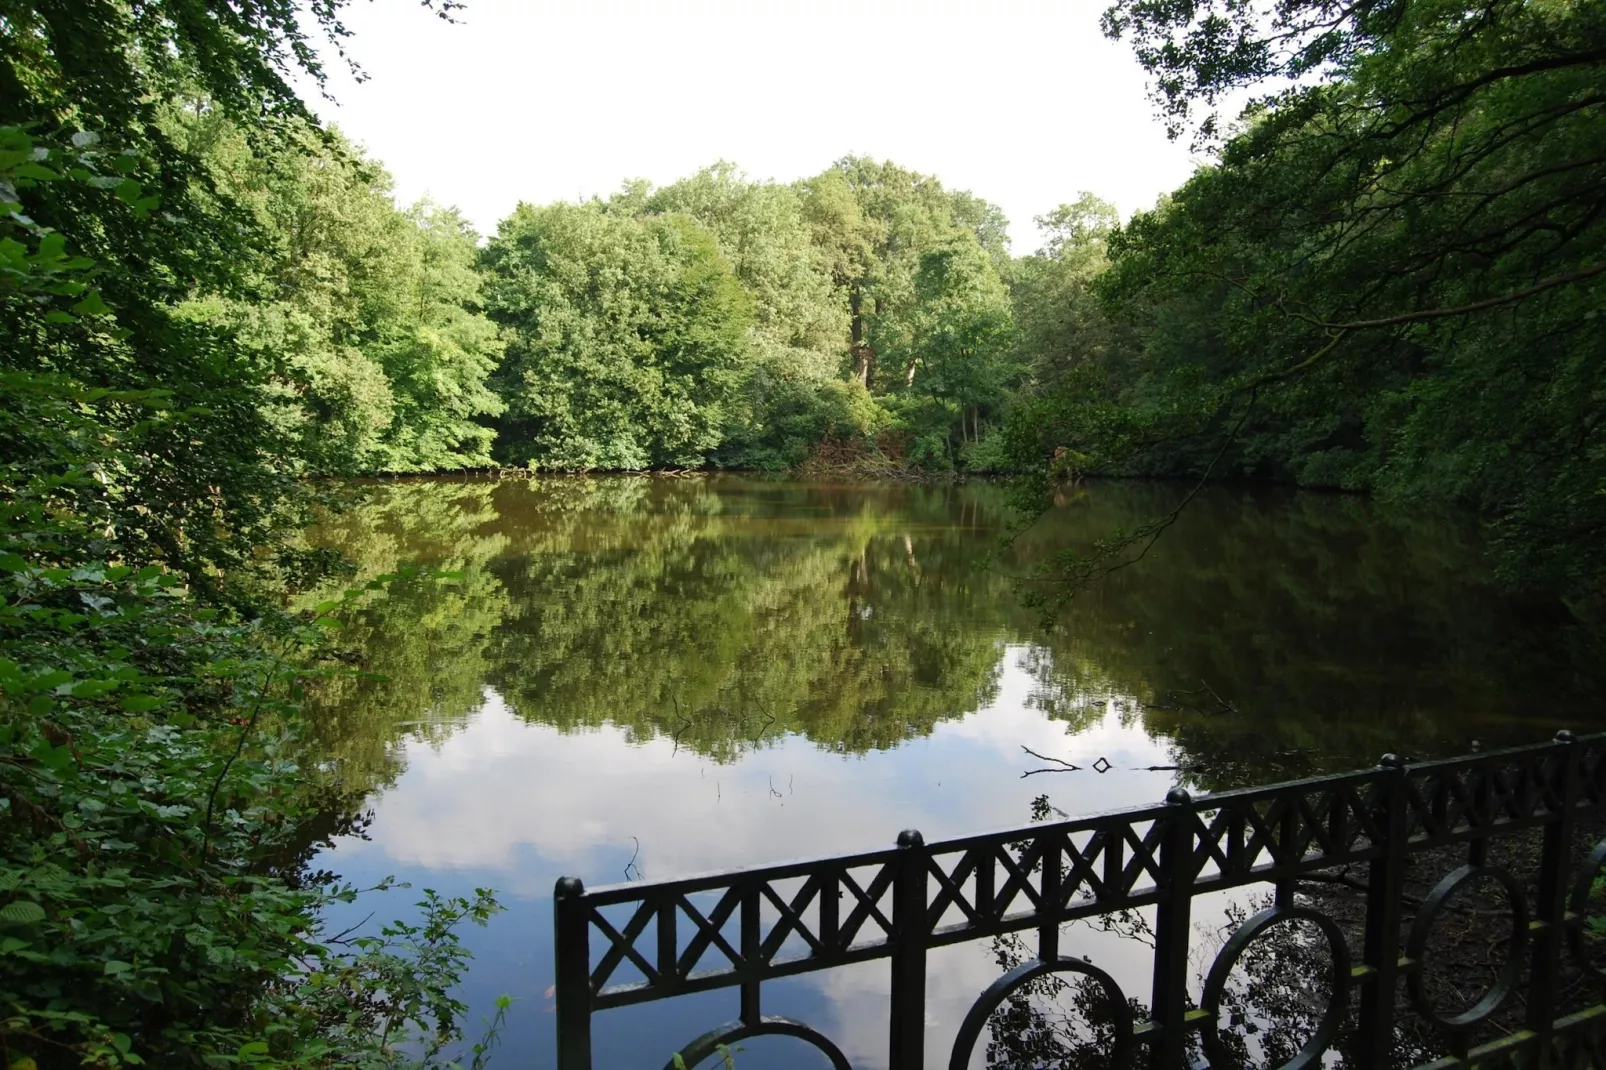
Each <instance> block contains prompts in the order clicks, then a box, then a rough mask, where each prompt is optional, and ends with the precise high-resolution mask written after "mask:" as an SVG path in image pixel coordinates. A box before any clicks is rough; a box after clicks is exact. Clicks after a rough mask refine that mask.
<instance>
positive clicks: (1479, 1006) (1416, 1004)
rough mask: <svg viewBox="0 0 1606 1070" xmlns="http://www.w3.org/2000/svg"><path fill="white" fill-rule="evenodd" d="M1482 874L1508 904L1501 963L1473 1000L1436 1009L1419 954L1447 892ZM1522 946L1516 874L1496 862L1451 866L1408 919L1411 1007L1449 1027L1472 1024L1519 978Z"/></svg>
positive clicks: (1524, 913)
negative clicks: (1453, 1009)
mask: <svg viewBox="0 0 1606 1070" xmlns="http://www.w3.org/2000/svg"><path fill="white" fill-rule="evenodd" d="M1485 879H1487V880H1492V881H1494V882H1495V883H1496V884H1498V885H1500V887H1501V888H1503V889H1504V890H1505V893H1506V898H1507V899H1508V900H1509V901H1510V903H1511V939H1510V942H1509V943H1508V944H1507V946H1506V963H1505V965H1504V966H1502V967H1501V968H1500V974H1499V976H1497V977H1496V978H1495V981H1494V984H1493V985H1491V986H1490V987H1489V989H1488V991H1486V992H1484V994H1483V996H1482V997H1481V998H1480V999H1479V1000H1478V1001H1477V1002H1476V1003H1474V1004H1473V1005H1472V1006H1470V1007H1468V1008H1467V1009H1466V1010H1464V1011H1461V1012H1460V1013H1459V1014H1449V1015H1445V1014H1440V1013H1439V1012H1438V1010H1437V1009H1435V1008H1434V1006H1433V1004H1432V1003H1431V1002H1430V1001H1429V1000H1428V996H1427V992H1426V991H1425V990H1424V988H1423V980H1422V978H1423V977H1424V976H1425V975H1426V973H1427V963H1426V962H1425V961H1424V958H1423V955H1424V952H1426V950H1427V945H1428V937H1429V935H1431V934H1432V931H1433V923H1434V922H1435V921H1437V920H1438V917H1439V914H1440V913H1442V912H1443V910H1444V908H1445V906H1446V905H1447V904H1448V903H1449V902H1450V897H1451V896H1453V895H1455V893H1456V892H1457V891H1458V890H1459V889H1460V888H1461V886H1462V885H1465V884H1471V883H1473V882H1475V881H1480V880H1485ZM1527 950H1528V903H1527V900H1526V899H1524V898H1523V894H1522V888H1521V887H1520V886H1519V885H1518V884H1517V881H1516V879H1515V878H1514V877H1512V875H1511V874H1509V873H1507V872H1506V871H1505V870H1503V869H1500V868H1498V867H1496V866H1471V865H1468V866H1462V867H1461V868H1460V869H1457V870H1452V871H1451V872H1450V873H1448V874H1446V875H1445V877H1444V879H1443V880H1441V881H1439V883H1438V884H1436V885H1434V886H1433V891H1431V892H1429V893H1428V897H1427V898H1426V899H1424V900H1422V909H1421V910H1419V911H1418V912H1417V915H1416V921H1414V922H1413V923H1412V924H1411V935H1410V937H1409V938H1407V940H1406V941H1405V954H1406V956H1407V957H1408V958H1410V959H1411V961H1412V963H1413V964H1414V965H1413V967H1412V969H1411V971H1410V974H1409V976H1408V977H1407V979H1406V988H1407V990H1408V991H1409V992H1410V994H1411V1006H1412V1007H1413V1008H1415V1009H1416V1012H1417V1013H1418V1014H1420V1015H1421V1016H1422V1017H1424V1018H1426V1019H1427V1020H1428V1021H1430V1022H1433V1023H1434V1024H1436V1025H1438V1026H1439V1027H1440V1028H1442V1029H1448V1030H1450V1031H1452V1032H1454V1031H1458V1030H1462V1029H1466V1028H1467V1027H1468V1026H1473V1025H1476V1024H1478V1023H1479V1022H1481V1021H1483V1020H1484V1019H1485V1018H1487V1017H1489V1016H1490V1015H1491V1014H1493V1013H1494V1012H1495V1011H1497V1010H1499V1009H1500V1007H1501V1005H1502V1004H1503V1003H1505V1001H1506V1000H1507V999H1508V998H1510V996H1511V993H1512V992H1513V991H1515V990H1516V987H1517V982H1518V981H1519V980H1520V979H1521V978H1522V963H1523V959H1524V958H1525V957H1526V954H1527Z"/></svg>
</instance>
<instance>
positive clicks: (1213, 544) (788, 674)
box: [315, 477, 1606, 789]
mask: <svg viewBox="0 0 1606 1070" xmlns="http://www.w3.org/2000/svg"><path fill="white" fill-rule="evenodd" d="M363 489H364V490H365V491H366V497H365V499H364V500H363V501H362V502H361V503H360V504H359V505H357V506H356V507H355V508H353V509H351V510H349V511H347V512H345V513H343V514H340V515H337V516H335V517H333V518H331V519H330V521H329V522H328V523H327V524H325V525H324V527H323V528H322V529H321V530H319V531H318V532H317V533H316V536H315V537H316V538H317V540H318V541H320V542H322V543H324V544H326V545H332V546H336V547H338V548H340V549H341V550H343V551H344V552H345V553H346V554H347V555H348V556H350V557H351V558H352V559H353V560H354V561H355V563H356V565H357V567H358V570H359V575H358V576H357V579H359V580H360V579H363V578H366V577H367V576H371V575H376V574H379V573H383V572H390V571H393V570H394V569H395V568H396V567H397V566H398V565H400V564H403V563H409V562H417V563H420V564H424V565H427V566H433V567H436V568H445V569H451V570H455V571H458V572H460V573H461V578H459V579H457V580H453V581H447V582H433V581H415V582H411V583H408V584H403V585H401V586H400V587H398V588H397V589H395V590H394V591H392V592H391V594H390V595H389V597H388V598H387V599H385V600H382V601H381V602H379V603H377V604H375V605H374V606H372V607H371V608H370V609H368V610H367V611H365V612H363V613H362V614H360V615H358V617H357V618H356V619H354V620H352V621H351V622H349V626H348V628H347V630H346V633H345V634H346V637H347V640H348V642H349V643H350V645H351V648H352V657H353V658H354V660H357V661H358V662H359V663H361V664H362V665H364V666H365V667H367V668H369V669H371V670H373V672H374V674H375V675H374V676H373V677H372V678H370V679H367V680H363V681H357V682H348V683H344V684H340V685H338V686H337V687H336V688H335V689H333V690H331V691H329V692H328V693H326V694H325V696H324V704H325V707H326V710H327V711H328V716H327V717H326V718H325V736H326V738H325V740H324V741H323V742H324V745H325V746H326V748H327V753H326V755H325V757H333V758H336V759H339V760H342V761H345V762H346V763H347V764H348V767H349V768H350V769H351V770H352V772H353V776H354V777H356V778H357V779H359V780H366V781H368V782H371V783H382V782H384V781H385V780H387V779H388V778H389V777H390V776H393V775H394V769H392V768H390V766H389V762H390V757H389V755H390V750H391V748H392V745H393V744H394V742H395V741H396V740H397V739H398V738H402V737H407V736H416V735H419V734H425V735H428V734H430V733H433V732H437V731H443V730H449V728H450V726H451V725H453V724H457V723H461V721H462V719H463V718H464V716H465V715H466V714H467V713H468V712H469V711H470V710H472V709H475V708H477V706H478V705H479V703H480V701H481V696H482V694H483V692H484V689H485V688H487V687H490V688H494V689H495V690H496V691H497V692H498V693H499V694H501V695H502V696H503V697H504V698H505V699H506V700H507V701H508V703H509V704H510V705H511V706H512V707H513V708H514V709H515V710H516V711H517V712H518V714H519V715H520V716H521V717H524V718H525V719H527V720H530V721H535V722H540V723H544V724H551V725H555V726H557V727H559V728H560V729H565V730H568V729H575V728H585V727H595V726H599V725H602V724H612V725H614V726H617V727H620V728H623V729H625V730H626V732H627V733H628V734H629V735H630V736H631V737H632V738H637V739H649V738H655V737H662V738H672V739H674V740H675V742H676V744H677V747H678V748H682V749H688V750H691V751H694V752H696V753H698V754H701V755H705V756H707V757H710V758H713V759H715V760H717V761H729V760H733V759H735V758H737V757H738V756H740V755H741V754H743V753H745V752H749V751H752V750H754V749H756V748H763V747H765V746H767V745H769V744H770V743H772V742H773V741H775V740H778V739H780V738H783V737H785V736H787V735H800V736H804V737H806V738H808V739H810V740H812V741H813V742H814V743H816V744H817V745H818V746H820V747H823V748H827V749H830V750H836V751H840V752H843V753H858V752H863V751H867V750H874V749H885V748H890V747H895V746H897V745H898V744H899V743H900V742H901V741H903V740H905V739H909V738H911V737H916V736H920V735H924V734H927V733H930V732H931V731H932V729H933V728H934V726H935V725H936V724H938V723H940V722H942V721H944V720H948V719H952V718H957V717H962V716H965V715H966V714H968V713H970V712H972V711H974V710H976V709H977V708H978V707H981V706H983V705H985V704H987V703H988V702H989V701H990V700H991V699H992V698H993V697H994V696H995V694H996V687H997V681H998V678H999V673H1000V667H1001V665H1002V664H1003V661H1004V658H1005V651H1006V647H1008V646H1009V645H1011V644H1014V645H1015V648H1016V649H1017V651H1019V652H1020V657H1021V658H1022V664H1023V665H1024V666H1025V667H1026V669H1027V671H1028V672H1029V673H1030V674H1031V676H1032V677H1033V678H1034V679H1035V680H1036V681H1037V684H1036V688H1035V693H1034V694H1033V695H1032V696H1031V697H1030V698H1029V700H1028V702H1029V704H1030V705H1033V706H1035V707H1037V708H1039V709H1041V710H1042V711H1043V713H1044V714H1045V716H1048V717H1050V718H1053V719H1056V720H1062V721H1065V722H1066V723H1067V725H1068V727H1069V728H1072V729H1079V728H1081V727H1083V726H1087V725H1091V724H1095V723H1097V722H1098V721H1099V720H1100V719H1102V718H1104V717H1106V716H1110V715H1113V716H1118V717H1120V718H1121V719H1122V720H1123V721H1124V722H1126V723H1129V724H1136V725H1140V726H1141V728H1142V729H1143V730H1144V731H1145V732H1147V733H1148V734H1149V735H1150V736H1151V737H1153V738H1156V739H1163V740H1166V741H1168V743H1169V745H1170V746H1171V748H1172V750H1173V753H1174V755H1175V759H1176V762H1177V764H1178V765H1181V766H1183V767H1184V770H1185V773H1186V775H1185V780H1186V782H1187V784H1188V786H1189V787H1190V788H1194V789H1219V788H1222V787H1227V786H1232V785H1237V784H1243V783H1248V782H1254V781H1260V780H1266V779H1271V778H1275V777H1281V776H1293V775H1304V774H1308V773H1312V772H1317V771H1321V770H1326V769H1333V768H1345V767H1353V766H1355V765H1358V764H1365V763H1369V762H1370V761H1372V760H1375V758H1376V756H1377V755H1378V754H1381V753H1383V752H1384V751H1387V750H1392V751H1404V752H1414V753H1417V754H1424V753H1432V752H1440V753H1442V752H1446V751H1459V750H1461V749H1464V748H1465V747H1466V746H1467V745H1468V743H1469V742H1470V741H1471V739H1472V738H1474V737H1477V738H1481V739H1482V740H1484V741H1485V742H1493V741H1495V740H1499V739H1502V738H1506V739H1512V740H1524V741H1525V740H1528V739H1531V738H1532V737H1533V736H1534V735H1535V733H1536V729H1535V727H1534V726H1533V723H1532V721H1531V714H1532V711H1533V709H1534V708H1535V707H1536V706H1537V707H1541V708H1543V709H1544V710H1545V711H1546V714H1547V724H1546V726H1544V727H1545V731H1548V730H1550V727H1552V726H1551V725H1550V724H1549V722H1550V721H1555V722H1556V723H1557V724H1563V723H1565V724H1570V725H1571V726H1572V727H1575V728H1585V727H1588V726H1589V725H1590V724H1592V723H1594V721H1595V720H1598V711H1599V710H1600V709H1601V708H1602V707H1601V704H1600V703H1599V702H1598V698H1599V696H1600V695H1601V694H1603V693H1606V687H1603V686H1602V673H1603V672H1606V669H1603V666H1606V659H1601V658H1591V657H1588V656H1586V654H1587V650H1588V649H1590V648H1588V647H1587V643H1586V641H1587V636H1585V635H1584V634H1583V633H1581V632H1580V631H1579V630H1578V629H1577V628H1575V627H1573V626H1572V625H1571V624H1570V623H1569V622H1568V621H1567V620H1566V619H1565V615H1564V614H1561V613H1560V612H1559V610H1558V607H1556V606H1554V605H1549V604H1534V603H1528V602H1517V601H1512V600H1510V599H1508V598H1506V597H1504V596H1503V595H1501V594H1500V593H1499V592H1498V590H1497V588H1496V587H1495V585H1494V584H1493V581H1492V580H1490V579H1488V578H1487V577H1485V576H1484V574H1483V572H1482V570H1481V569H1480V567H1479V564H1478V557H1477V548H1476V546H1475V545H1474V544H1473V543H1472V542H1471V541H1470V535H1469V532H1468V531H1466V530H1464V529H1462V528H1460V527H1458V526H1456V525H1455V524H1453V523H1448V522H1444V521H1439V520H1431V519H1428V518H1423V517H1409V516H1406V517H1402V516H1398V515H1394V514H1385V513H1382V512H1380V511H1379V510H1377V509H1375V508H1373V507H1372V506H1370V505H1369V504H1368V503H1366V502H1365V501H1363V500H1359V499H1353V498H1343V497H1333V496H1321V495H1313V494H1288V495H1264V494H1251V493H1248V492H1240V491H1232V490H1226V489H1223V490H1220V491H1219V492H1216V493H1213V494H1211V495H1207V496H1205V497H1203V498H1202V499H1201V500H1200V501H1199V502H1197V503H1196V508H1194V509H1193V510H1191V511H1190V513H1189V514H1188V516H1187V517H1186V518H1185V520H1184V521H1183V522H1179V524H1178V525H1177V526H1176V528H1175V529H1174V530H1173V531H1171V532H1168V533H1167V536H1166V539H1165V540H1164V541H1163V542H1162V543H1161V544H1160V545H1157V546H1156V548H1155V549H1154V551H1153V552H1152V553H1151V554H1150V555H1149V557H1148V558H1147V559H1145V561H1144V562H1143V563H1142V564H1141V565H1140V566H1137V567H1134V568H1131V569H1128V570H1125V571H1123V572H1121V573H1118V574H1116V575H1115V576H1112V577H1111V578H1110V579H1109V581H1108V582H1106V583H1105V584H1103V585H1101V586H1100V587H1099V588H1098V589H1096V590H1093V591H1090V592H1088V593H1087V595H1086V596H1085V597H1083V598H1081V599H1079V600H1078V601H1076V602H1074V603H1073V604H1072V605H1071V606H1070V607H1069V609H1068V610H1067V612H1066V615H1065V617H1064V618H1063V619H1062V621H1061V622H1060V626H1059V627H1057V628H1056V629H1055V630H1054V631H1053V632H1048V633H1045V632H1044V631H1042V630H1041V628H1040V627H1039V621H1038V619H1037V616H1036V614H1035V613H1034V612H1033V611H1031V610H1029V609H1027V608H1025V607H1024V606H1023V605H1022V602H1021V599H1020V591H1019V587H1018V584H1017V583H1016V580H1015V578H1014V577H1016V576H1019V575H1021V574H1025V573H1027V572H1028V571H1029V569H1030V567H1031V564H1032V562H1033V561H1036V560H1039V559H1041V558H1042V556H1043V555H1045V554H1047V553H1049V552H1051V551H1053V550H1056V549H1060V548H1063V547H1064V546H1067V545H1076V544H1077V543H1078V541H1079V540H1082V539H1085V538H1086V537H1088V536H1089V535H1090V534H1093V533H1096V532H1098V531H1102V530H1107V529H1109V528H1110V527H1111V526H1112V525H1113V526H1119V525H1120V524H1121V523H1122V522H1123V521H1124V520H1127V519H1131V518H1135V517H1141V516H1143V515H1148V514H1150V513H1153V512H1155V511H1156V510H1157V509H1158V508H1159V507H1160V505H1161V504H1163V499H1165V497H1166V496H1167V495H1169V494H1172V493H1173V492H1174V491H1173V490H1172V489H1171V488H1166V487H1155V486H1128V485H1119V484H1112V485H1101V486H1097V487H1094V488H1092V489H1091V490H1090V491H1089V492H1088V493H1087V494H1085V495H1083V496H1081V497H1080V498H1079V499H1078V500H1077V501H1076V502H1075V503H1072V504H1071V505H1069V506H1067V508H1065V509H1063V510H1059V511H1057V512H1055V513H1053V514H1051V515H1050V517H1049V518H1047V519H1046V520H1045V521H1043V522H1041V523H1040V524H1039V525H1038V526H1037V527H1034V528H1033V529H1032V530H1031V531H1030V532H1028V533H1027V534H1026V536H1024V537H1022V538H1021V539H1019V540H1017V541H1016V543H1015V544H1014V545H1013V546H1012V547H1011V548H1010V550H1009V551H1007V552H1006V553H1005V554H1004V555H1003V556H996V554H995V552H996V550H997V547H998V541H997V539H998V535H999V534H1000V532H1002V530H1003V528H1004V526H1005V523H1006V521H1007V519H1008V517H1009V512H1008V508H1007V503H1006V499H1005V495H1004V492H1003V491H1002V490H1001V489H1000V488H998V487H995V486H991V485H975V484H967V485H957V486H956V485H941V486H904V485H896V486H872V487H863V486H860V487H852V486H848V487H844V486H829V485H809V484H794V483H782V482H762V481H755V480H744V479H738V478H732V477H722V478H708V479H680V480H669V479H651V478H644V477H618V478H598V479H582V478H552V479H542V480H538V481H527V480H510V481H490V480H470V481H467V482H462V481H453V480H445V479H418V480H408V481H402V482H390V483H383V484H377V485H371V486H367V487H365V488H363ZM1581 644H1584V645H1581ZM1580 651H1584V653H1581V652H1580ZM1201 683H1203V684H1204V686H1206V687H1208V689H1209V690H1210V692H1211V693H1213V694H1215V695H1218V696H1220V697H1221V700H1222V703H1221V704H1220V705H1218V704H1215V703H1210V704H1204V705H1200V704H1191V705H1190V704H1188V703H1186V702H1185V701H1182V700H1179V698H1178V696H1184V697H1185V696H1186V693H1187V692H1189V691H1190V690H1192V691H1197V690H1199V689H1200V687H1201ZM1114 696H1128V697H1129V698H1128V700H1127V702H1126V703H1125V704H1124V705H1123V706H1121V707H1120V708H1119V709H1114V708H1112V707H1111V706H1109V705H1106V703H1107V702H1108V701H1109V700H1110V699H1111V698H1112V697H1114ZM1228 708H1230V710H1231V711H1232V712H1222V711H1223V710H1225V709H1228Z"/></svg>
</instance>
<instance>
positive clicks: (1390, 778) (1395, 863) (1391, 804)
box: [1357, 754, 1405, 1070]
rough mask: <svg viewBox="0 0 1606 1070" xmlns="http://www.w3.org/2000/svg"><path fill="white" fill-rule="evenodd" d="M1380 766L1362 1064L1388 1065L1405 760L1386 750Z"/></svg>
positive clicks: (1401, 872)
mask: <svg viewBox="0 0 1606 1070" xmlns="http://www.w3.org/2000/svg"><path fill="white" fill-rule="evenodd" d="M1378 765H1379V766H1380V767H1381V768H1382V769H1383V771H1384V775H1383V777H1382V778H1380V779H1379V780H1378V781H1377V791H1378V797H1377V798H1376V799H1375V804H1374V807H1373V811H1372V812H1373V818H1374V820H1375V821H1376V822H1377V827H1378V835H1379V841H1378V844H1377V845H1376V846H1378V847H1379V853H1378V856H1377V857H1376V858H1374V859H1372V864H1371V867H1370V869H1369V870H1368V872H1367V879H1366V936H1365V942H1364V948H1363V950H1364V955H1365V962H1366V965H1367V966H1368V967H1369V969H1370V975H1369V976H1368V977H1367V983H1366V984H1365V985H1364V986H1363V987H1362V989H1361V1000H1360V1030H1359V1034H1358V1037H1357V1043H1358V1044H1359V1045H1360V1048H1361V1050H1360V1052H1359V1056H1360V1060H1359V1061H1360V1065H1361V1066H1363V1067H1368V1068H1371V1067H1376V1068H1378V1070H1382V1068H1383V1067H1387V1066H1388V1065H1390V1064H1389V1060H1390V1057H1391V1056H1392V1054H1393V1051H1394V998H1395V994H1396V991H1397V989H1398V981H1399V961H1400V898H1401V896H1402V895H1403V894H1404V891H1405V763H1404V762H1402V761H1401V760H1400V758H1399V757H1398V756H1397V755H1393V754H1385V755H1383V758H1382V760H1381V761H1380V762H1379V763H1378Z"/></svg>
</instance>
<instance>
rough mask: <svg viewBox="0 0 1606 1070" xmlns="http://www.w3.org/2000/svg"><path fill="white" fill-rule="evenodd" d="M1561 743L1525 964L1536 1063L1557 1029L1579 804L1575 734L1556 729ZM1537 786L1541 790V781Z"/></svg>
mask: <svg viewBox="0 0 1606 1070" xmlns="http://www.w3.org/2000/svg"><path fill="white" fill-rule="evenodd" d="M1556 742H1557V743H1560V744H1562V745H1563V749H1562V751H1561V753H1560V754H1558V755H1557V756H1556V760H1557V762H1558V763H1560V766H1561V768H1560V769H1559V770H1558V772H1559V774H1560V777H1559V780H1560V784H1559V785H1558V786H1559V788H1560V790H1559V791H1558V792H1557V793H1556V803H1557V805H1558V806H1560V808H1561V813H1560V814H1558V815H1557V817H1556V819H1555V820H1554V821H1552V822H1550V823H1549V824H1548V825H1546V826H1545V839H1544V849H1543V853H1542V854H1541V855H1540V861H1539V902H1538V904H1537V907H1538V908H1537V909H1536V910H1535V911H1534V918H1535V920H1536V921H1537V922H1538V924H1537V925H1536V926H1535V927H1534V932H1533V956H1532V958H1530V959H1529V968H1528V1021H1527V1023H1526V1024H1527V1026H1528V1029H1529V1030H1530V1031H1532V1032H1533V1034H1534V1036H1535V1037H1537V1038H1538V1040H1537V1042H1536V1046H1535V1049H1534V1050H1535V1052H1536V1054H1537V1058H1535V1059H1532V1060H1530V1064H1531V1065H1533V1066H1536V1067H1545V1066H1548V1065H1550V1062H1551V1051H1550V1038H1551V1034H1552V1033H1553V1032H1554V1031H1555V1018H1556V1003H1557V999H1556V981H1557V977H1558V975H1559V974H1560V972H1561V950H1562V946H1563V944H1564V943H1565V942H1566V926H1567V891H1568V888H1567V885H1568V883H1569V882H1568V879H1567V878H1568V877H1569V876H1571V875H1572V853H1573V828H1574V824H1575V822H1574V812H1575V811H1576V810H1577V808H1578V790H1579V785H1578V737H1577V736H1575V735H1573V734H1572V733H1571V732H1569V731H1567V730H1566V729H1563V730H1562V731H1560V732H1557V733H1556ZM1540 791H1541V792H1543V791H1544V786H1543V784H1541V786H1540Z"/></svg>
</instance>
